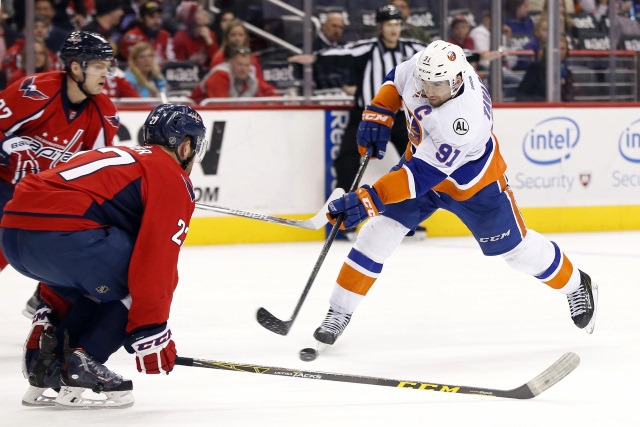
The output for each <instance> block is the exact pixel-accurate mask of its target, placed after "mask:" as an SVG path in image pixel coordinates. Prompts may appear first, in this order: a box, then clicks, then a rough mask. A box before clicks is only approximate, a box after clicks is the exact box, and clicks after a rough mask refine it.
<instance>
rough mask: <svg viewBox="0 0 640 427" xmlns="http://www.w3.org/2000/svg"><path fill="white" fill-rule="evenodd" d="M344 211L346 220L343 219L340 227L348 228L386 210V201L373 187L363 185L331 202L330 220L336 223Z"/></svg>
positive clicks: (342, 228) (328, 216) (328, 215)
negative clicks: (383, 201) (382, 199)
mask: <svg viewBox="0 0 640 427" xmlns="http://www.w3.org/2000/svg"><path fill="white" fill-rule="evenodd" d="M342 212H344V221H342V224H341V225H340V229H341V230H346V229H348V228H353V227H355V226H357V225H358V224H360V223H361V222H362V221H364V220H365V219H367V218H372V217H374V216H376V215H378V214H379V213H382V212H384V203H382V201H381V200H380V198H379V197H378V193H376V190H375V189H374V188H373V187H371V186H369V185H363V186H362V187H360V188H358V189H357V190H356V191H355V192H351V193H347V194H345V195H343V196H342V197H340V198H339V199H336V200H333V201H331V202H330V203H329V213H328V214H327V218H328V219H329V222H330V223H331V224H335V223H336V220H337V217H338V214H340V213H342Z"/></svg>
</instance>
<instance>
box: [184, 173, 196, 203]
mask: <svg viewBox="0 0 640 427" xmlns="http://www.w3.org/2000/svg"><path fill="white" fill-rule="evenodd" d="M182 180H183V181H184V185H185V186H186V187H187V192H188V193H189V196H190V197H191V201H192V202H195V201H196V193H195V191H193V185H192V184H191V181H190V180H189V179H187V178H185V177H184V176H183V177H182Z"/></svg>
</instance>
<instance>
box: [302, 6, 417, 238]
mask: <svg viewBox="0 0 640 427" xmlns="http://www.w3.org/2000/svg"><path fill="white" fill-rule="evenodd" d="M402 22H403V19H402V14H401V13H400V11H399V10H398V9H397V8H396V7H395V6H393V5H386V6H382V7H380V8H379V9H378V10H377V11H376V25H377V33H378V36H377V37H375V38H371V39H367V40H359V41H357V42H354V43H350V44H347V45H345V46H343V47H337V48H329V49H325V50H321V51H319V52H315V54H314V55H313V56H311V55H296V56H293V57H290V58H289V61H291V62H298V63H302V64H304V63H310V62H313V61H314V60H315V61H318V63H321V64H323V65H325V64H326V65H328V66H340V67H345V68H348V69H349V70H351V73H352V74H351V75H352V76H353V78H354V83H355V84H356V86H357V89H356V93H355V99H356V102H355V105H354V107H353V108H352V109H351V112H350V115H349V124H348V125H347V128H346V129H345V133H344V137H343V139H342V144H340V152H339V153H338V156H337V157H336V159H335V160H334V161H333V166H334V168H335V170H336V175H337V176H336V178H337V184H336V186H337V187H340V188H343V189H344V190H348V189H349V187H350V186H351V182H352V181H353V178H354V176H355V175H356V172H357V170H358V167H359V165H360V154H359V153H358V144H357V143H356V135H357V132H358V125H359V124H360V120H361V119H362V112H363V111H364V110H365V108H366V107H367V106H368V105H369V104H371V101H372V99H373V97H374V96H375V94H376V93H377V92H378V90H379V89H380V87H381V86H382V84H383V83H384V79H385V77H386V76H387V74H389V73H390V72H391V71H392V70H393V69H394V68H395V67H396V66H397V65H398V64H400V63H402V62H404V61H406V60H407V59H409V58H411V57H412V56H413V55H414V54H415V53H417V52H421V51H422V50H424V48H426V47H427V44H425V43H423V42H421V41H419V40H414V39H405V38H402V37H400V32H401V31H402ZM408 141H409V138H408V136H407V124H406V118H405V115H404V111H403V110H400V111H398V113H397V114H396V118H395V120H394V122H393V128H392V129H391V143H393V145H394V146H395V147H396V150H397V151H398V154H399V155H400V156H402V155H403V154H404V152H405V150H406V147H407V143H408ZM350 231H353V230H350ZM349 234H352V233H349V232H347V233H345V235H347V236H348V238H350V237H351V236H349ZM354 239H355V236H354ZM350 240H351V239H350Z"/></svg>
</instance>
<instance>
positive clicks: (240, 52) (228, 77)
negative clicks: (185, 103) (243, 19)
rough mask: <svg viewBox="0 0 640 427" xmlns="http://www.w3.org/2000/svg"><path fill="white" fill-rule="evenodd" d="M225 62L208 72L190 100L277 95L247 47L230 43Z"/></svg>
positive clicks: (227, 47)
mask: <svg viewBox="0 0 640 427" xmlns="http://www.w3.org/2000/svg"><path fill="white" fill-rule="evenodd" d="M224 56H225V61H224V62H223V63H222V64H218V65H217V66H215V67H214V68H212V69H211V71H209V74H207V75H206V76H205V77H204V79H202V81H201V82H200V83H199V84H198V86H196V88H195V89H194V90H193V92H192V93H191V99H193V100H194V101H195V102H198V103H200V102H202V100H203V99H206V98H248V97H255V96H274V95H275V88H274V87H273V86H271V85H270V84H268V83H267V82H265V81H264V79H263V78H262V77H260V76H259V75H258V73H257V72H256V68H255V66H254V65H253V64H252V61H251V51H250V50H249V49H248V48H246V47H238V46H234V45H232V44H227V45H226V46H225V48H224Z"/></svg>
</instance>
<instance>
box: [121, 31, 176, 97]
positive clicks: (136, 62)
mask: <svg viewBox="0 0 640 427" xmlns="http://www.w3.org/2000/svg"><path fill="white" fill-rule="evenodd" d="M125 77H126V79H127V80H128V81H129V83H131V85H132V86H133V87H134V88H135V90H136V91H138V93H139V94H140V96H141V97H143V98H156V97H159V96H160V93H161V92H162V91H164V90H165V88H166V86H167V81H166V80H165V78H164V76H163V75H162V73H161V72H160V66H159V65H158V62H157V61H156V57H155V53H154V50H153V46H151V44H150V43H147V42H140V43H138V44H136V45H135V46H134V47H133V49H131V53H130V54H129V66H128V67H127V70H126V71H125Z"/></svg>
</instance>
